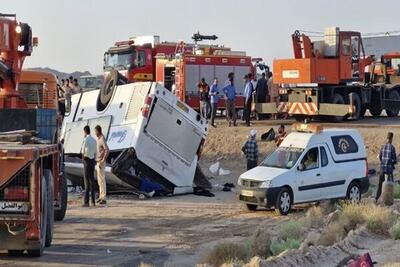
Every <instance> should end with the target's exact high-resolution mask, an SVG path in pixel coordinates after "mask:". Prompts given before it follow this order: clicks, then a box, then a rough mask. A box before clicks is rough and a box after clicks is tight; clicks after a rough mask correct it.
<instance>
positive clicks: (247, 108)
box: [243, 73, 253, 126]
mask: <svg viewBox="0 0 400 267" xmlns="http://www.w3.org/2000/svg"><path fill="white" fill-rule="evenodd" d="M252 79H253V74H252V73H249V74H247V75H245V76H244V82H245V87H244V97H245V102H244V111H243V117H244V120H245V121H246V126H250V115H251V102H252V100H253V83H252V82H251V81H252Z"/></svg>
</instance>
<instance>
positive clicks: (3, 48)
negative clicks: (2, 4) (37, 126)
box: [0, 13, 33, 109]
mask: <svg viewBox="0 0 400 267" xmlns="http://www.w3.org/2000/svg"><path fill="white" fill-rule="evenodd" d="M32 48H33V39H32V30H31V27H30V26H29V25H28V24H26V23H21V22H18V21H17V18H16V15H15V14H1V13H0V109H4V108H26V107H27V105H26V103H25V100H24V98H23V97H22V95H21V94H20V93H19V92H18V83H19V78H20V74H21V70H22V65H23V63H24V60H25V57H26V56H30V55H31V53H32Z"/></svg>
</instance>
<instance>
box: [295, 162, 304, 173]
mask: <svg viewBox="0 0 400 267" xmlns="http://www.w3.org/2000/svg"><path fill="white" fill-rule="evenodd" d="M297 169H298V170H299V171H301V172H302V171H304V169H305V167H304V164H303V163H300V164H299V166H297Z"/></svg>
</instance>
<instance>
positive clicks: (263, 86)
mask: <svg viewBox="0 0 400 267" xmlns="http://www.w3.org/2000/svg"><path fill="white" fill-rule="evenodd" d="M267 82H268V81H267V79H266V78H265V72H263V73H262V77H261V79H259V80H258V81H257V85H256V101H257V103H266V102H267V97H268V83H267Z"/></svg>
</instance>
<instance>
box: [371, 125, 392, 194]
mask: <svg viewBox="0 0 400 267" xmlns="http://www.w3.org/2000/svg"><path fill="white" fill-rule="evenodd" d="M392 142H393V133H392V132H389V133H388V135H387V141H386V144H384V145H383V146H382V148H381V151H380V153H379V160H380V162H381V168H380V176H379V186H378V191H377V193H376V198H375V199H376V201H378V199H379V197H380V196H381V193H382V184H383V182H384V181H385V176H387V178H388V180H390V181H393V169H394V165H395V164H396V163H397V157H396V149H395V148H394V146H393V145H392Z"/></svg>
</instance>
